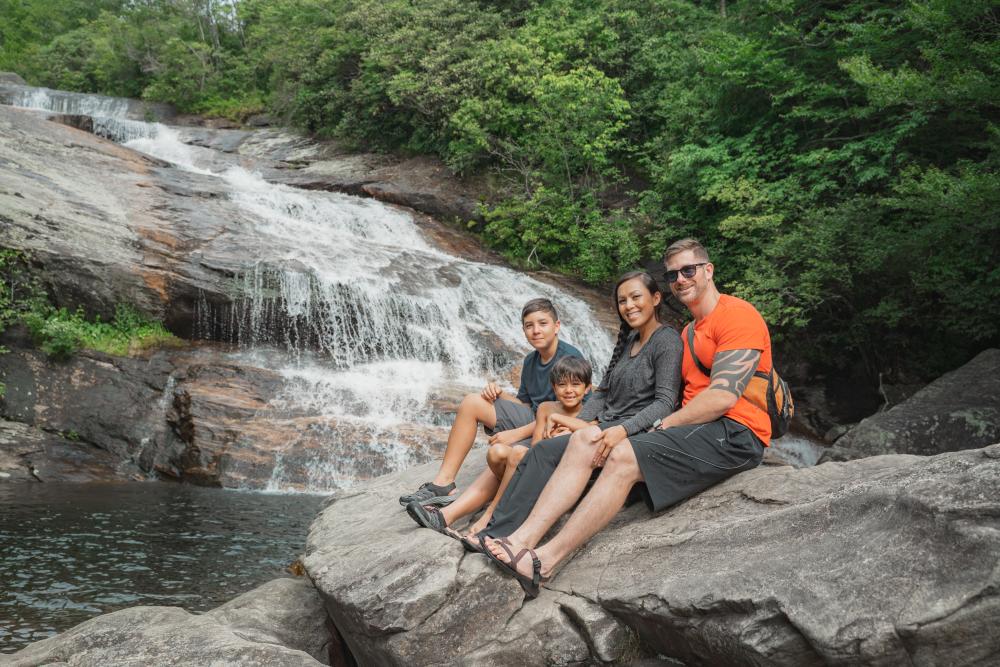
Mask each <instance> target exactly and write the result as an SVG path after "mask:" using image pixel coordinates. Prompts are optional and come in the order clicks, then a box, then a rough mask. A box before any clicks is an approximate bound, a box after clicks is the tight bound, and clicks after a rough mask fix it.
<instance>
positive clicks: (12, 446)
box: [0, 421, 131, 482]
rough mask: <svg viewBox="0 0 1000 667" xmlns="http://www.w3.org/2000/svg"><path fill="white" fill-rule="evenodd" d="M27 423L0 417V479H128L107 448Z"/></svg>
mask: <svg viewBox="0 0 1000 667" xmlns="http://www.w3.org/2000/svg"><path fill="white" fill-rule="evenodd" d="M69 435H70V436H71V437H64V436H62V435H59V434H58V433H49V432H47V431H43V430H41V429H38V428H34V427H32V426H28V425H27V424H19V423H17V422H10V421H0V481H11V482H21V481H30V482H33V481H41V482H93V481H98V480H107V479H130V478H131V476H130V475H129V473H128V471H127V470H126V471H121V470H119V463H120V460H119V459H117V458H116V457H115V456H114V455H113V454H111V453H110V452H106V451H104V450H102V449H98V448H96V447H92V446H90V445H88V444H86V443H81V442H79V439H78V438H77V437H76V436H75V434H73V433H70V434H69Z"/></svg>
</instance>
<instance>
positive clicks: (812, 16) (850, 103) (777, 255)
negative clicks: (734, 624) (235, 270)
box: [0, 0, 1000, 378]
mask: <svg viewBox="0 0 1000 667" xmlns="http://www.w3.org/2000/svg"><path fill="white" fill-rule="evenodd" d="M53 8H55V9H53ZM0 14H2V15H3V17H4V21H2V22H0V39H2V41H0V69H14V70H17V71H20V72H22V73H23V74H24V75H25V76H27V77H28V78H29V79H30V80H31V82H32V83H38V84H45V85H51V86H58V87H63V88H74V89H81V90H92V91H100V92H105V93H112V94H123V95H141V96H144V97H146V98H150V99H156V100H163V101H171V102H174V103H176V104H178V105H180V106H181V107H183V108H186V109H193V110H214V111H223V112H230V113H248V112H249V111H252V110H254V109H256V108H259V107H260V106H261V105H262V104H266V105H267V106H268V107H269V108H270V109H271V110H272V111H273V112H275V113H278V114H281V115H282V116H283V117H285V118H287V119H289V120H291V121H292V122H294V123H295V124H297V125H299V126H301V127H303V128H305V129H307V130H308V131H311V132H314V133H317V134H321V135H331V136H338V137H341V138H346V139H349V140H352V141H354V142H356V143H357V144H358V145H360V146H367V147H378V148H383V149H391V150H403V151H411V152H418V153H432V154H436V155H439V156H440V157H442V158H443V159H444V160H446V161H447V162H448V163H449V164H450V165H452V166H453V167H454V168H455V169H456V170H458V171H460V172H463V173H468V174H478V175H488V176H489V183H490V187H491V189H490V199H489V205H488V206H487V210H486V223H485V226H484V228H482V229H481V230H480V231H481V232H482V234H483V237H484V239H485V240H486V241H487V242H489V243H491V244H493V245H495V246H496V247H498V248H500V249H501V250H502V251H503V252H504V253H506V254H507V256H508V257H509V258H510V259H511V260H512V261H514V262H516V263H520V264H521V265H524V266H528V267H539V266H543V267H547V268H550V269H554V270H558V271H563V272H568V273H572V274H575V275H580V276H582V277H584V278H585V279H587V280H589V281H592V282H598V283H600V282H603V281H606V280H608V279H609V277H611V276H613V275H614V274H616V273H618V272H620V271H622V270H624V269H626V268H630V267H632V266H634V265H635V264H636V263H637V262H639V261H640V259H641V258H650V257H655V256H656V255H658V254H659V253H660V252H661V251H662V249H663V247H664V246H665V244H667V243H669V241H670V240H672V239H675V238H677V237H679V236H681V235H688V234H690V235H695V236H697V237H699V238H701V239H702V240H703V241H704V242H705V243H706V245H708V246H709V247H710V248H711V249H712V250H713V252H714V257H713V259H714V260H715V262H716V265H717V268H718V274H719V277H720V279H721V281H722V282H723V284H724V286H725V288H726V289H728V290H729V291H731V292H734V293H736V294H739V295H742V296H745V297H748V298H749V299H750V300H752V301H753V302H754V303H756V304H757V305H758V306H759V307H760V308H761V310H762V311H763V312H764V313H765V315H766V317H767V318H768V319H769V321H770V322H771V323H773V325H774V326H775V329H776V330H777V331H779V332H780V333H781V335H782V337H783V340H784V343H783V348H784V349H785V350H789V349H790V348H792V347H794V348H795V349H796V350H797V351H798V352H800V353H801V355H802V356H803V357H804V358H806V359H809V360H811V361H815V362H821V363H827V364H831V365H856V364H863V365H864V366H865V367H867V368H868V369H869V371H870V373H871V375H872V377H873V378H874V377H875V375H876V374H877V373H879V372H886V371H888V372H896V373H899V374H903V375H909V376H915V377H923V378H927V377H932V376H934V375H936V374H938V373H940V372H941V371H943V370H945V369H948V368H950V367H953V366H954V365H955V364H957V363H960V362H962V361H964V360H965V359H967V358H969V356H971V354H973V353H974V352H975V351H977V350H979V349H982V348H983V347H985V346H987V345H996V344H998V342H1000V331H998V327H1000V187H998V186H1000V183H998V171H997V166H998V161H1000V152H998V145H1000V128H998V125H997V121H996V119H997V118H998V117H1000V114H998V106H1000V91H998V87H1000V71H998V70H1000V39H998V37H1000V9H998V8H997V5H996V3H994V2H992V1H990V0H895V1H888V0H886V1H877V0H876V1H873V2H861V1H860V0H848V1H847V2H832V1H824V0H818V1H817V0H809V1H808V2H807V1H806V0H757V1H756V2H749V1H746V0H743V1H730V2H726V1H725V0H722V1H718V0H712V1H697V0H615V1H611V0H545V1H542V0H499V1H495V2H488V1H486V0H480V1H479V2H475V1H473V0H422V1H421V2H410V1H409V0H231V1H229V2H225V1H222V0H138V1H136V0H129V1H117V2H115V1H113V0H99V1H94V0H90V1H88V2H83V1H82V0H75V1H73V2H66V1H64V0H63V1H61V2H59V3H55V2H54V0H0ZM11 19H13V20H11Z"/></svg>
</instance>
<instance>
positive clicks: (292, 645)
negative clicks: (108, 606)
mask: <svg viewBox="0 0 1000 667" xmlns="http://www.w3.org/2000/svg"><path fill="white" fill-rule="evenodd" d="M327 623H328V621H327V616H326V612H325V611H324V610H323V603H322V600H321V599H320V598H319V596H318V595H317V594H316V591H315V589H314V588H313V587H312V585H311V584H310V583H309V581H308V580H306V579H304V578H298V579H275V580H274V581H270V582H268V583H266V584H264V585H263V586H260V587H259V588H256V589H254V590H252V591H250V592H248V593H244V594H243V595H241V596H239V597H238V598H236V599H235V600H232V601H230V602H228V603H226V604H224V605H222V606H221V607H218V608H216V609H213V610H212V611H209V612H206V613H204V614H200V615H197V614H191V613H188V612H186V611H184V610H183V609H180V608H178V607H133V608H131V609H123V610H121V611H116V612H114V613H111V614H105V615H103V616H98V617H97V618H93V619H91V620H89V621H86V622H84V623H81V624H80V625H78V626H76V627H75V628H73V629H72V630H68V631H67V632H64V633H62V634H60V635H57V636H55V637H51V638H49V639H45V640H42V641H40V642H36V643H34V644H32V645H31V646H28V647H27V648H25V649H23V650H21V651H19V652H17V653H14V654H13V655H10V656H4V658H5V660H4V664H5V665H10V666H11V667H33V666H35V665H49V664H69V665H81V666H88V667H89V666H93V667H98V666H103V665H166V664H171V665H241V666H242V665H260V666H261V667H265V666H266V667H270V666H271V665H303V666H305V665H328V664H330V663H329V651H330V644H331V640H332V638H331V635H330V631H329V629H328V625H327Z"/></svg>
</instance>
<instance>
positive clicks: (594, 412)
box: [576, 391, 608, 422]
mask: <svg viewBox="0 0 1000 667" xmlns="http://www.w3.org/2000/svg"><path fill="white" fill-rule="evenodd" d="M607 395H608V392H606V391H592V392H590V398H588V399H587V400H586V401H585V402H584V404H583V408H581V409H580V412H579V413H578V414H577V415H576V418H577V419H582V420H583V421H585V422H592V421H594V420H596V419H597V416H598V415H599V414H601V412H602V411H603V410H604V403H605V401H606V400H607Z"/></svg>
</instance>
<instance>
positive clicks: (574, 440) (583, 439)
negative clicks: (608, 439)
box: [567, 426, 601, 452]
mask: <svg viewBox="0 0 1000 667" xmlns="http://www.w3.org/2000/svg"><path fill="white" fill-rule="evenodd" d="M600 435H601V429H600V428H598V427H597V426H587V427H586V428H581V429H578V430H577V431H575V432H574V433H573V435H572V436H570V439H569V445H567V448H568V450H569V451H571V452H579V451H586V452H591V451H593V449H594V440H596V439H597V438H598V437H599V436H600Z"/></svg>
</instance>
